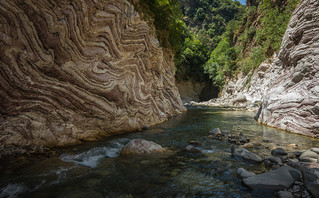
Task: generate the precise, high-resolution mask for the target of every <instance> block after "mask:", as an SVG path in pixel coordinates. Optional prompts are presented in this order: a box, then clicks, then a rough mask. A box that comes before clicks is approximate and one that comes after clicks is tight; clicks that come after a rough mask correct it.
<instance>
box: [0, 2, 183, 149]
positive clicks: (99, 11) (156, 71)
mask: <svg viewBox="0 0 319 198" xmlns="http://www.w3.org/2000/svg"><path fill="white" fill-rule="evenodd" d="M0 21H1V23H0V24H1V25H0V51H1V53H0V101H1V103H0V113H1V114H0V144H1V145H10V144H12V145H18V146H30V145H45V146H63V145H68V144H75V143H78V142H80V141H81V140H94V139H96V138H99V137H101V136H109V135H112V134H116V133H121V132H125V131H133V130H137V129H140V128H141V127H143V126H150V125H154V124H157V123H160V122H163V121H165V120H167V119H168V118H169V117H171V116H173V115H175V114H177V113H180V112H182V111H184V110H185V108H184V107H183V106H182V102H181V100H180V96H179V93H178V90H177V88H176V87H175V85H174V83H175V79H174V72H175V71H174V65H173V61H172V59H167V58H164V55H163V50H162V48H160V47H159V46H158V42H157V40H156V38H154V36H152V33H151V31H150V30H151V28H150V27H149V25H148V24H147V23H146V22H144V21H142V20H141V19H140V17H139V14H138V13H137V12H136V11H135V10H134V7H133V6H132V5H131V4H130V3H129V2H128V1H125V0H121V1H117V0H101V1H95V0H82V1H71V0H54V1H53V0H41V1H37V0H3V1H0Z"/></svg>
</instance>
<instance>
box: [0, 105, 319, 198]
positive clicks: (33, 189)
mask: <svg viewBox="0 0 319 198" xmlns="http://www.w3.org/2000/svg"><path fill="white" fill-rule="evenodd" d="M253 116H254V113H253V112H247V111H238V110H237V111H235V110H231V109H224V108H217V107H196V108H189V109H188V111H187V112H185V113H183V114H181V115H178V116H175V117H173V118H171V119H170V120H168V121H167V122H165V123H163V124H160V125H157V126H154V127H150V128H147V129H144V130H142V131H139V132H135V133H130V134H124V135H119V136H113V137H111V138H107V139H103V140H100V141H96V142H87V143H83V144H81V145H77V146H72V147H68V148H65V149H59V150H58V151H57V154H56V155H53V156H51V157H49V158H44V157H41V158H38V159H35V158H30V159H29V158H27V157H21V158H19V159H18V160H15V162H14V163H12V162H7V163H4V162H3V163H2V164H1V172H0V174H1V177H0V197H33V198H36V197H59V198H60V197H61V198H62V197H77V198H78V197H83V198H84V197H94V198H99V197H123V198H131V197H273V196H274V195H273V194H272V193H268V194H267V193H266V194H265V193H264V192H263V193H261V192H256V191H251V190H250V189H249V188H247V187H245V186H244V185H243V184H242V180H241V179H240V178H239V177H238V175H237V174H236V170H237V169H238V168H239V167H243V168H245V169H247V170H249V171H252V172H255V173H256V174H259V173H263V172H265V171H267V170H269V169H268V168H267V167H265V166H264V165H263V164H262V163H261V164H254V163H250V162H247V161H244V160H241V159H238V158H233V157H231V155H230V147H231V144H230V143H229V142H228V141H219V140H214V139H212V138H210V137H209V136H208V132H209V131H210V130H211V129H213V128H220V129H221V130H227V133H228V134H234V135H238V134H240V133H242V134H243V135H244V136H246V137H248V138H249V139H250V142H251V143H253V145H254V148H251V149H250V151H253V152H255V153H257V154H259V155H260V156H261V157H263V158H265V157H267V156H270V150H271V149H273V148H278V147H282V148H285V149H286V150H287V151H291V152H292V151H295V150H305V149H309V148H312V147H319V141H318V140H316V139H313V138H309V137H305V136H301V135H296V134H292V133H287V132H284V131H281V130H277V129H274V128H270V127H266V126H262V125H259V124H257V123H256V122H255V120H254V119H253ZM136 138H141V139H145V140H149V141H154V142H155V143H157V144H160V145H161V146H163V147H165V148H167V150H168V151H167V152H164V153H157V154H145V155H132V156H119V153H120V151H121V148H122V147H123V146H124V145H125V144H126V143H127V142H128V141H129V140H131V139H136ZM190 141H199V142H201V143H203V146H202V148H203V154H198V153H189V152H187V151H185V147H186V146H187V145H188V143H189V142H190Z"/></svg>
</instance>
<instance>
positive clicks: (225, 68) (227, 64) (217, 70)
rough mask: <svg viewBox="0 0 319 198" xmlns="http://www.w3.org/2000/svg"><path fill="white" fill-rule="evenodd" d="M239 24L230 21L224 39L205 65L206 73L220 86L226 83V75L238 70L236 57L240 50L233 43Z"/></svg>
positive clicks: (229, 75)
mask: <svg viewBox="0 0 319 198" xmlns="http://www.w3.org/2000/svg"><path fill="white" fill-rule="evenodd" d="M237 24H238V22H236V21H232V22H231V23H229V25H228V26H227V31H226V32H225V33H224V34H223V36H222V40H221V41H220V42H219V44H218V46H217V47H216V48H215V49H214V50H213V51H212V53H211V55H210V59H209V60H208V61H207V62H206V63H205V65H204V70H205V73H207V74H208V75H209V77H210V78H211V79H212V80H213V83H214V85H216V86H218V87H220V88H221V87H222V86H223V85H224V83H225V77H227V76H228V77H231V76H232V75H233V74H234V73H235V71H236V70H237V66H236V59H237V56H238V53H239V51H238V48H235V47H234V46H233V43H232V37H233V35H234V32H233V31H234V30H236V28H237Z"/></svg>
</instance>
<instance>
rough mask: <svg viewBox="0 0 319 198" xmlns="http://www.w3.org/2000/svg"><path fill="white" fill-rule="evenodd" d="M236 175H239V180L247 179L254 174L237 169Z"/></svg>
mask: <svg viewBox="0 0 319 198" xmlns="http://www.w3.org/2000/svg"><path fill="white" fill-rule="evenodd" d="M237 174H238V175H240V176H241V178H248V177H252V176H255V175H256V174H255V173H253V172H250V171H247V170H246V169H244V168H239V169H237Z"/></svg>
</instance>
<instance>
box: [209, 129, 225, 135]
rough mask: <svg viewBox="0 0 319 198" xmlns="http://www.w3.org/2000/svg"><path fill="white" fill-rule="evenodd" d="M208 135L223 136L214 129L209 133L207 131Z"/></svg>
mask: <svg viewBox="0 0 319 198" xmlns="http://www.w3.org/2000/svg"><path fill="white" fill-rule="evenodd" d="M209 135H217V136H220V135H223V133H222V132H221V130H220V129H219V128H214V129H212V130H211V131H209Z"/></svg>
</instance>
